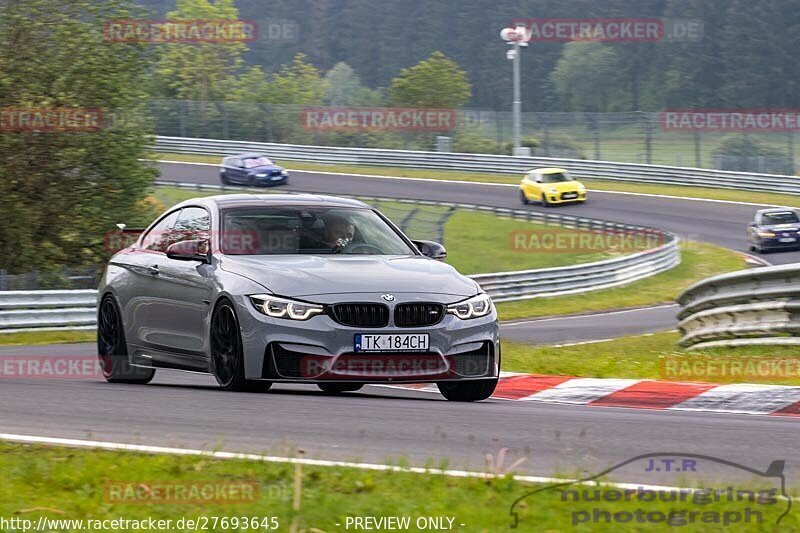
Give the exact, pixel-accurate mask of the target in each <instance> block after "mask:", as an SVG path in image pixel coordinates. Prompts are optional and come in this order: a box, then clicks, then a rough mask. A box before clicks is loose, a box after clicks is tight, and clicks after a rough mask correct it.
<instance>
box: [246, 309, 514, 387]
mask: <svg viewBox="0 0 800 533" xmlns="http://www.w3.org/2000/svg"><path fill="white" fill-rule="evenodd" d="M362 300H363V299H362ZM451 300H452V301H451V302H449V303H453V301H455V299H452V298H451ZM236 303H237V312H238V316H239V323H240V328H241V332H242V342H243V350H244V362H245V376H246V378H247V379H265V380H269V381H287V382H303V383H317V382H325V381H348V382H358V383H386V382H392V383H403V382H405V383H423V382H439V381H460V380H467V379H486V378H496V377H498V376H499V371H500V369H499V366H500V340H499V325H498V322H497V315H496V312H495V311H494V310H493V311H492V313H490V314H489V315H487V316H485V317H481V318H474V319H469V320H462V319H460V318H458V317H456V316H453V315H445V316H444V318H443V319H442V320H441V321H440V322H439V323H438V324H435V325H433V326H425V327H412V328H400V327H394V326H393V325H392V324H391V323H390V325H389V326H388V327H385V328H359V327H350V326H345V325H342V324H339V323H337V322H336V321H335V320H334V319H333V318H331V317H330V316H327V315H318V316H315V317H313V318H311V319H309V320H305V321H296V320H287V319H276V318H270V317H268V316H265V315H263V314H261V313H260V312H258V311H257V310H256V309H255V308H254V307H253V305H252V304H251V303H250V302H249V300H248V299H247V298H246V297H239V298H236ZM397 303H400V302H397ZM359 333H371V334H392V333H428V335H429V339H430V340H429V346H428V349H427V350H426V351H424V352H415V351H407V352H358V353H356V352H355V351H354V337H355V335H356V334H359Z"/></svg>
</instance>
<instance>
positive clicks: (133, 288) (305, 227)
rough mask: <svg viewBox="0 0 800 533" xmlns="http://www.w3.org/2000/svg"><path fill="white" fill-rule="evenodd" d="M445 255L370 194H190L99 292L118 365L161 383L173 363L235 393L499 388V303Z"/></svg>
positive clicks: (455, 393)
mask: <svg viewBox="0 0 800 533" xmlns="http://www.w3.org/2000/svg"><path fill="white" fill-rule="evenodd" d="M445 255H446V252H445V250H444V247H442V246H441V245H440V244H438V243H434V242H431V241H411V240H410V239H409V238H408V237H406V236H405V235H404V234H403V233H402V232H401V231H400V230H399V229H398V228H397V227H396V226H395V225H394V224H392V222H390V221H389V220H388V219H387V218H385V217H384V216H383V215H382V214H381V213H379V212H378V211H376V210H374V209H372V208H371V207H369V206H368V205H366V204H364V203H362V202H359V201H356V200H349V199H342V198H334V197H328V196H314V195H249V194H231V195H221V196H211V197H206V198H198V199H193V200H187V201H185V202H182V203H180V204H178V205H176V206H174V207H173V208H171V209H169V210H168V211H167V212H166V213H164V214H163V215H162V216H161V217H160V218H159V219H157V220H156V221H155V222H154V223H153V224H152V225H151V226H150V227H149V228H148V229H147V230H145V231H144V232H143V233H142V234H141V236H140V237H139V239H138V240H137V241H136V243H135V244H133V245H132V246H130V247H128V248H126V249H124V250H122V251H120V252H118V253H117V254H115V255H114V256H113V257H112V258H111V260H110V261H109V263H108V266H107V268H106V270H105V272H104V274H103V277H102V279H101V281H100V286H99V290H98V354H99V357H100V361H101V363H102V366H103V372H104V375H105V377H106V379H107V380H108V381H111V382H128V383H147V382H149V381H150V380H151V379H152V377H153V374H154V373H155V371H156V370H157V369H159V368H170V369H179V370H188V371H195V372H208V373H211V374H212V375H213V376H214V377H215V378H216V380H217V382H218V383H219V385H220V387H222V388H223V389H227V390H236V391H259V390H266V389H268V388H269V386H270V385H271V384H272V383H273V382H296V383H312V384H316V385H317V386H319V388H321V389H322V390H323V391H325V392H328V393H339V392H346V391H355V390H358V389H359V388H361V387H362V386H363V385H364V384H368V383H436V384H437V385H438V388H439V390H440V391H441V393H442V394H443V395H444V396H445V397H446V398H447V399H449V400H456V401H476V400H482V399H485V398H488V397H489V396H490V395H491V394H492V392H493V391H494V388H495V386H496V384H497V379H498V376H499V371H500V355H501V354H500V341H499V333H498V332H499V328H498V322H497V313H496V311H495V309H494V306H493V304H492V301H491V299H490V297H489V296H488V295H487V294H485V293H484V292H483V291H482V290H481V288H480V286H479V285H478V284H477V283H476V282H475V281H473V280H472V279H470V278H468V277H465V276H462V275H461V274H459V273H458V272H457V271H456V270H455V269H454V268H453V267H451V266H449V265H447V264H445V263H443V262H442V261H441V259H443V258H444V257H445Z"/></svg>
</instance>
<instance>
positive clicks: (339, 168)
mask: <svg viewBox="0 0 800 533" xmlns="http://www.w3.org/2000/svg"><path fill="white" fill-rule="evenodd" d="M154 157H157V158H158V159H162V160H167V161H186V162H194V163H212V164H219V162H220V158H219V157H212V156H202V155H189V154H156V156H154ZM281 164H284V165H286V166H287V167H289V168H291V169H293V170H310V171H317V172H338V173H343V174H372V175H377V176H402V177H409V178H427V179H437V180H459V181H472V182H483V183H505V184H514V185H516V184H518V183H519V181H520V179H521V178H522V176H515V175H509V174H494V173H485V172H457V171H451V170H433V169H431V170H428V169H415V168H403V167H399V168H396V167H378V166H371V165H328V164H320V163H305V162H301V161H282V162H281ZM798 179H800V178H798ZM582 181H583V183H584V184H585V185H586V186H587V187H588V188H589V190H590V192H591V191H593V190H594V191H611V192H630V193H641V194H657V195H665V196H679V197H685V198H698V199H704V200H727V201H731V202H748V203H756V204H769V205H784V206H791V207H800V196H795V195H790V194H773V193H761V192H748V191H739V190H735V189H715V188H711V187H689V186H682V185H664V184H659V183H631V182H622V181H614V180H600V179H592V180H582Z"/></svg>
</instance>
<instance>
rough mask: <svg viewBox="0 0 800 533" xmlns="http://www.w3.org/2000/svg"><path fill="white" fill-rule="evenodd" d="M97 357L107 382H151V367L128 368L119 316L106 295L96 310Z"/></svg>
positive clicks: (111, 298)
mask: <svg viewBox="0 0 800 533" xmlns="http://www.w3.org/2000/svg"><path fill="white" fill-rule="evenodd" d="M97 356H98V358H99V359H100V367H101V370H102V372H103V377H104V378H105V380H106V381H108V382H109V383H136V384H140V385H144V384H146V383H149V382H150V380H152V379H153V376H154V375H155V373H156V371H155V370H153V369H152V368H142V367H138V366H131V364H130V363H129V361H128V345H127V344H126V343H125V329H124V327H123V324H122V315H121V314H120V312H119V307H117V303H116V301H114V297H113V296H111V295H110V294H106V295H105V296H104V297H103V299H102V300H101V302H100V306H99V307H98V309H97Z"/></svg>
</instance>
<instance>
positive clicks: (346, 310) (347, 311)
mask: <svg viewBox="0 0 800 533" xmlns="http://www.w3.org/2000/svg"><path fill="white" fill-rule="evenodd" d="M331 317H332V318H333V319H334V320H335V321H336V322H338V323H339V324H342V325H345V326H352V327H357V328H383V327H386V326H387V325H388V324H389V308H388V307H386V306H385V305H383V304H372V303H348V304H336V305H333V306H332V307H331Z"/></svg>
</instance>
